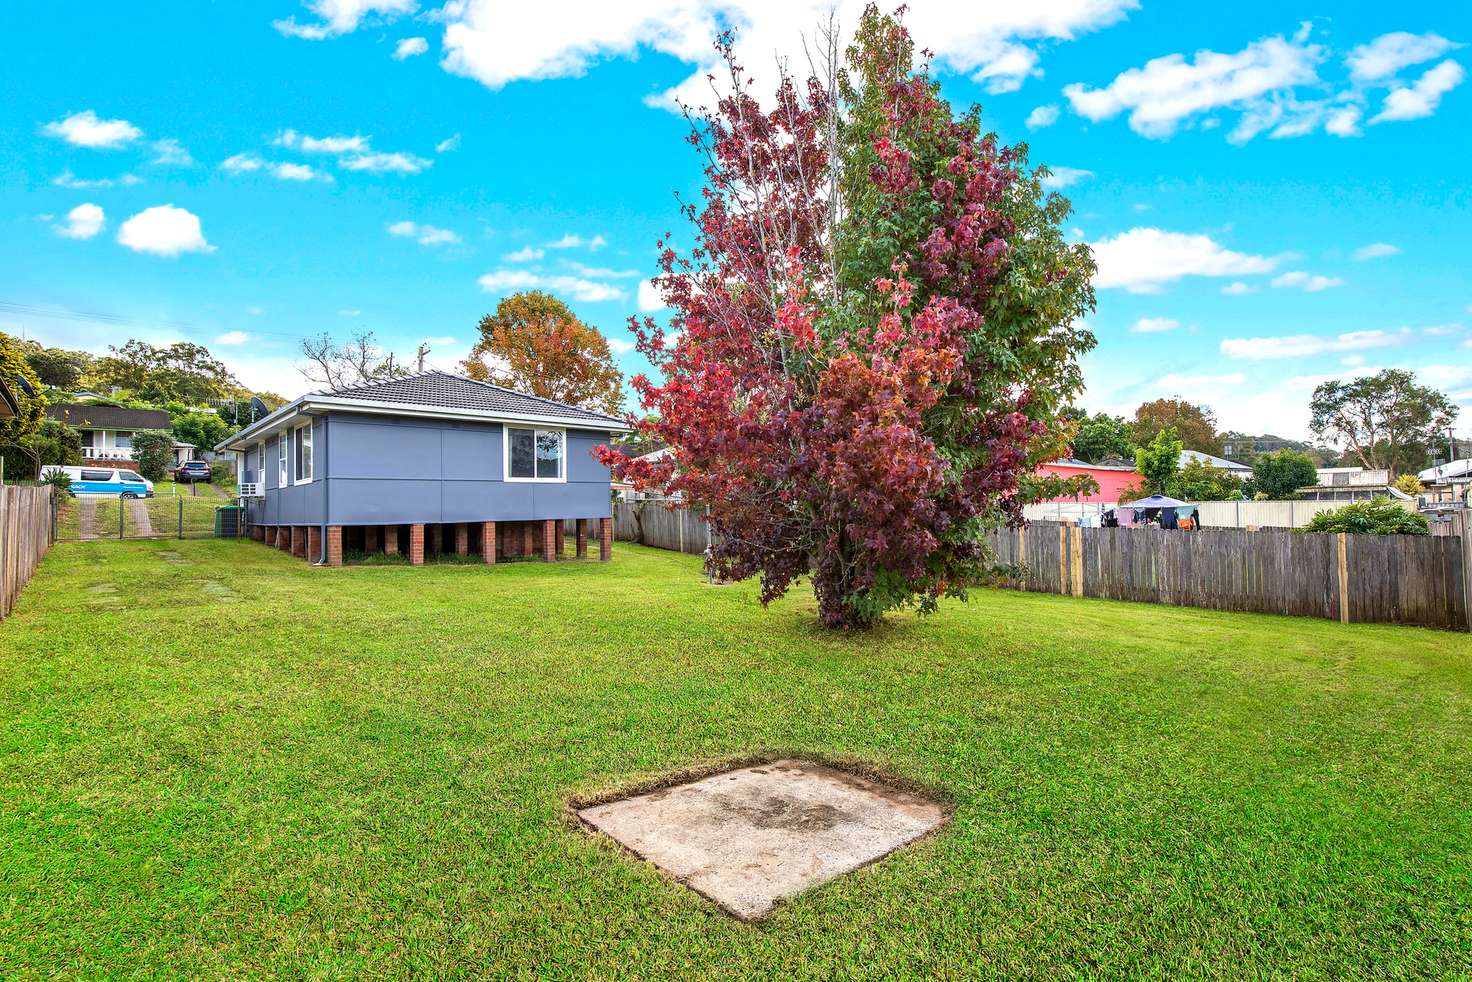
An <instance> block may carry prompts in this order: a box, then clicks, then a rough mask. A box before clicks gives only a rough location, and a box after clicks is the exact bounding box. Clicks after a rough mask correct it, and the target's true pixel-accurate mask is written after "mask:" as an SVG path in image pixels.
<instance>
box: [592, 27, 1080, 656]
mask: <svg viewBox="0 0 1472 982" xmlns="http://www.w3.org/2000/svg"><path fill="white" fill-rule="evenodd" d="M822 41H823V44H822V45H821V46H820V47H819V50H818V52H817V53H816V56H815V58H814V61H815V62H816V67H815V69H814V72H813V75H812V76H811V77H810V78H808V79H807V80H806V81H805V82H803V83H802V84H799V83H798V82H797V81H796V80H795V79H794V78H792V77H790V76H787V75H785V74H784V75H783V77H782V78H781V80H780V82H779V85H778V88H777V91H776V94H775V99H774V100H773V103H772V106H773V108H771V109H770V110H765V109H763V108H762V106H761V105H760V104H759V103H758V102H757V100H756V99H755V98H754V97H753V96H752V95H751V93H750V91H749V90H750V85H751V83H750V80H749V79H747V78H746V77H745V74H744V72H743V71H742V69H741V67H740V66H739V65H738V64H736V62H735V61H734V58H733V57H732V49H731V39H730V37H729V35H727V36H724V37H722V38H721V39H719V41H718V43H717V47H718V49H719V50H720V51H721V53H722V55H723V56H724V58H725V64H726V68H727V71H728V73H729V83H730V84H729V87H728V88H726V89H725V90H724V94H719V95H718V96H717V98H716V100H715V105H714V109H712V110H711V111H709V112H706V113H694V112H691V113H690V116H691V118H692V122H693V124H694V125H693V126H692V133H691V136H690V143H691V144H692V145H693V146H694V147H695V148H696V149H697V150H698V151H699V152H700V153H701V154H702V156H703V157H704V160H705V187H704V189H703V192H702V195H701V200H700V203H699V204H698V205H697V204H693V203H684V204H683V205H682V210H683V213H684V214H685V216H686V217H687V218H688V219H689V220H690V221H691V222H692V223H693V224H694V226H695V230H696V244H695V246H694V247H693V248H692V249H690V250H689V252H688V253H686V254H684V255H682V254H680V253H678V252H677V251H676V250H675V249H674V248H673V247H672V246H671V245H670V244H669V243H668V241H666V242H662V243H661V259H660V262H661V267H662V275H661V276H659V277H658V278H657V279H656V281H655V283H656V286H657V287H659V289H660V290H661V291H662V293H663V297H664V300H665V302H666V304H667V305H668V307H669V308H671V310H672V311H673V314H672V316H671V318H670V327H671V332H670V333H668V334H667V333H666V332H665V330H664V329H663V328H662V327H661V326H660V325H659V324H657V323H656V322H655V321H654V320H653V319H652V318H645V319H644V320H643V321H642V322H640V321H638V320H634V321H632V322H631V325H632V327H633V328H634V331H635V333H636V335H638V337H639V345H640V350H641V351H643V353H644V354H645V355H646V357H648V358H649V360H650V362H651V363H652V364H653V365H654V366H655V367H656V368H657V369H658V371H659V374H660V379H659V380H658V381H654V380H651V379H650V378H648V377H645V376H642V375H641V376H637V377H636V378H634V379H633V386H634V388H635V390H636V392H637V393H638V395H639V398H640V401H641V403H642V404H643V406H644V408H645V409H646V410H647V411H649V415H648V416H647V417H646V418H644V419H643V420H641V421H639V427H640V429H641V430H642V431H643V432H645V433H647V434H649V435H650V436H651V437H653V438H655V439H658V440H659V441H660V442H662V443H665V444H668V445H669V446H670V447H672V448H673V450H674V452H673V454H672V455H669V456H667V457H666V458H665V459H664V460H661V461H659V462H656V463H650V462H647V461H642V460H637V459H631V458H629V457H628V456H626V455H624V454H621V453H619V452H618V451H617V450H611V449H605V450H603V451H602V452H601V453H602V455H603V458H604V460H605V461H607V462H608V463H610V464H612V465H613V466H614V468H615V470H616V472H617V473H619V474H620V475H622V476H624V477H627V478H630V479H632V480H634V481H635V483H636V484H639V485H642V486H659V487H664V488H668V489H669V490H673V491H681V492H684V494H685V496H686V498H687V500H693V501H698V502H700V503H702V504H704V505H707V506H708V507H709V520H710V522H711V525H712V527H713V531H714V533H715V535H714V542H715V545H714V547H713V550H712V555H711V560H710V561H711V564H712V565H713V566H714V567H715V569H716V571H717V572H718V573H720V574H721V575H723V576H725V577H730V578H736V579H743V578H747V577H751V576H759V577H760V578H761V582H762V599H763V601H764V602H770V601H771V600H773V599H776V598H777V597H779V596H781V595H782V594H783V593H785V592H786V590H787V589H788V588H789V587H790V586H791V585H792V583H793V581H794V580H796V579H797V578H798V577H801V576H805V575H806V576H808V577H810V578H811V580H812V583H813V588H814V591H815V593H816V596H817V600H818V608H819V616H820V618H821V619H822V621H823V623H824V624H826V625H829V626H834V627H863V626H866V625H869V624H872V623H873V622H874V621H875V620H877V619H878V618H879V617H881V616H882V615H883V614H884V613H885V612H886V611H888V610H892V609H896V608H900V607H904V606H907V605H915V606H918V608H919V609H920V610H921V611H923V612H928V611H930V610H933V609H935V607H936V604H937V602H938V600H939V599H940V598H942V597H944V596H964V595H965V591H966V589H967V587H968V586H970V585H972V584H974V583H977V582H978V581H980V580H983V579H985V578H986V577H987V576H989V575H990V574H992V573H993V572H994V562H993V558H992V556H991V555H990V554H989V552H988V551H987V549H986V547H985V538H984V533H985V532H986V531H987V530H988V529H991V528H995V527H998V526H1000V525H1004V524H1013V525H1016V524H1020V522H1021V520H1022V506H1023V504H1025V503H1026V502H1027V501H1029V500H1034V499H1035V498H1037V497H1039V496H1041V495H1043V494H1048V493H1057V492H1059V491H1060V490H1063V489H1064V487H1065V486H1066V484H1067V482H1062V481H1058V480H1054V479H1040V478H1036V477H1034V476H1033V475H1034V470H1035V467H1036V465H1037V464H1038V463H1039V462H1041V461H1043V460H1047V459H1051V458H1053V457H1056V456H1060V455H1061V454H1062V453H1063V452H1064V450H1065V449H1066V447H1067V445H1068V442H1069V440H1070V439H1071V431H1070V424H1067V423H1065V421H1064V420H1063V419H1062V418H1061V416H1060V413H1061V411H1062V409H1063V407H1065V406H1067V405H1068V404H1069V403H1070V401H1072V400H1073V399H1074V398H1076V396H1077V395H1078V393H1079V392H1080V390H1081V388H1082V377H1081V375H1080V372H1079V368H1078V364H1077V357H1078V355H1079V354H1081V353H1082V352H1084V351H1087V350H1088V349H1089V348H1091V347H1092V346H1093V343H1094V339H1093V337H1092V335H1091V334H1090V333H1089V332H1088V331H1087V330H1086V329H1085V328H1084V327H1083V326H1082V318H1083V317H1084V315H1086V314H1087V313H1088V312H1090V311H1091V310H1092V309H1093V304H1094V295H1093V291H1092V288H1091V287H1090V285H1089V280H1090V278H1091V277H1092V275H1093V272H1094V264H1093V261H1092V258H1091V257H1090V254H1089V252H1088V249H1087V247H1085V246H1083V245H1070V244H1068V243H1067V242H1066V241H1065V240H1064V237H1063V234H1062V231H1061V228H1062V223H1063V222H1064V220H1065V219H1066V217H1067V215H1068V214H1069V211H1070V208H1069V204H1068V202H1067V201H1066V200H1065V199H1063V198H1062V197H1060V196H1058V195H1056V194H1045V193H1044V191H1043V189H1042V186H1041V178H1042V177H1043V176H1045V175H1046V173H1047V172H1046V170H1045V169H1042V168H1030V167H1029V165H1028V162H1027V155H1026V147H1025V146H1016V147H1004V146H1001V145H1000V144H999V143H998V141H997V139H996V137H995V136H994V135H992V134H983V133H982V131H981V124H980V112H979V110H978V109H975V108H973V109H971V110H970V111H968V112H966V113H964V114H961V115H959V116H956V115H955V114H953V112H952V110H951V107H950V105H949V104H948V103H947V102H946V101H945V100H944V99H942V98H941V97H940V87H939V83H938V82H936V81H935V79H934V78H933V77H932V76H931V73H930V69H929V66H928V65H927V64H925V63H923V62H922V63H920V64H918V65H917V64H916V63H915V48H914V43H913V41H912V40H911V38H910V36H909V34H908V32H907V31H906V30H905V28H904V25H903V23H902V22H901V21H900V19H899V18H898V17H890V16H883V15H881V14H880V13H879V12H878V11H877V9H876V8H874V7H872V6H871V7H870V8H869V9H868V10H866V11H865V13H864V15H863V18H862V20H861V22H860V24H859V27H858V30H857V32H856V34H855V36H854V39H853V42H852V44H851V45H850V46H848V47H847V49H846V52H844V53H843V54H840V50H839V44H840V42H839V39H838V37H837V34H836V32H835V31H832V30H830V31H828V32H826V34H825V36H824V37H823V38H822Z"/></svg>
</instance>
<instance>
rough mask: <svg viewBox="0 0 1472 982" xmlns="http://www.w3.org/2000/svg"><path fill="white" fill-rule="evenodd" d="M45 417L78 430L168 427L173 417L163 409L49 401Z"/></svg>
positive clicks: (161, 428) (171, 423)
mask: <svg viewBox="0 0 1472 982" xmlns="http://www.w3.org/2000/svg"><path fill="white" fill-rule="evenodd" d="M46 416H47V418H48V419H59V420H61V421H62V422H63V423H66V424H67V425H68V426H71V427H74V428H76V429H79V430H167V429H169V428H170V427H171V426H173V425H174V424H173V420H171V419H170V418H169V414H168V413H166V412H164V411H163V410H162V409H126V408H124V407H122V406H86V405H81V404H78V403H52V404H51V405H49V406H47V407H46Z"/></svg>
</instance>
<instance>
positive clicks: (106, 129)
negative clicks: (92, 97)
mask: <svg viewBox="0 0 1472 982" xmlns="http://www.w3.org/2000/svg"><path fill="white" fill-rule="evenodd" d="M42 132H44V133H45V134H46V135H47V136H54V137H56V138H57V139H59V140H65V141H66V142H67V143H70V144H71V145H72V146H74V147H86V148H87V149H89V150H116V149H118V148H120V147H125V146H127V145H128V144H130V143H132V142H133V141H134V140H136V139H138V138H139V137H140V136H142V135H143V131H142V130H141V129H139V128H138V127H136V126H134V125H133V124H132V123H130V122H128V121H127V120H126V119H99V118H98V116H97V113H96V112H95V111H94V110H91V109H86V110H83V111H82V112H79V113H72V114H71V115H70V116H67V117H65V118H63V119H58V120H56V121H55V122H52V123H47V124H46V125H45V126H44V127H42Z"/></svg>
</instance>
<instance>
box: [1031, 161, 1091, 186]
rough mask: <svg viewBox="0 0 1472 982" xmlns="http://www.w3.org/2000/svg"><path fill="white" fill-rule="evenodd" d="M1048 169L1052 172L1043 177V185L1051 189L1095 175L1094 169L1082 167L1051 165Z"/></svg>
mask: <svg viewBox="0 0 1472 982" xmlns="http://www.w3.org/2000/svg"><path fill="white" fill-rule="evenodd" d="M1048 169H1049V170H1050V171H1052V173H1051V174H1049V175H1048V176H1047V177H1045V178H1043V187H1045V188H1047V189H1049V190H1050V191H1058V190H1061V189H1063V188H1066V187H1069V186H1070V185H1073V184H1077V183H1078V182H1079V181H1082V180H1084V179H1085V178H1089V177H1093V176H1094V172H1093V171H1091V170H1084V169H1083V168H1081V167H1050V168H1048Z"/></svg>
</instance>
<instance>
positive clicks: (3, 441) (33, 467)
mask: <svg viewBox="0 0 1472 982" xmlns="http://www.w3.org/2000/svg"><path fill="white" fill-rule="evenodd" d="M0 379H4V381H5V387H6V388H7V389H9V390H10V394H11V395H13V396H14V397H15V401H16V404H17V405H18V406H19V407H20V414H19V415H17V416H15V417H14V418H11V419H5V420H0V454H4V456H5V470H6V471H7V472H8V473H12V474H25V475H27V476H32V475H35V474H38V473H39V471H38V470H37V468H38V467H40V465H41V464H42V463H44V461H42V460H40V459H39V458H38V457H37V455H36V453H35V451H34V450H33V449H32V448H31V447H30V446H29V442H28V438H29V437H31V436H32V435H33V434H34V433H36V431H37V430H39V429H40V428H41V420H42V419H43V418H44V417H45V415H46V397H45V396H43V395H41V380H40V378H39V377H37V375H36V372H35V369H33V368H31V366H30V364H29V363H28V362H27V361H26V357H25V349H24V347H22V345H21V343H20V342H19V340H18V339H16V338H13V337H11V336H10V335H9V334H5V333H0ZM22 380H24V381H25V383H26V384H25V386H23V385H21V381H22ZM26 387H29V388H30V389H31V391H32V392H34V393H35V395H34V396H32V395H27V394H26Z"/></svg>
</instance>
